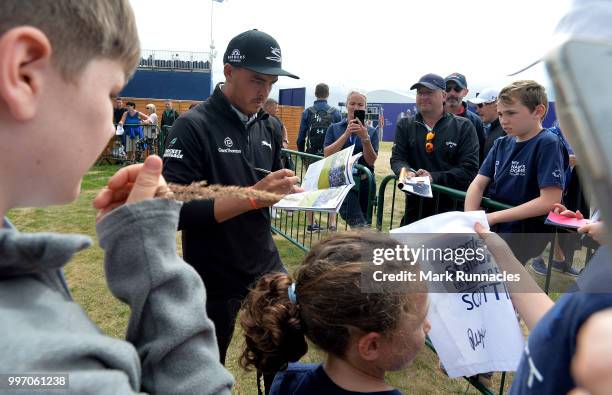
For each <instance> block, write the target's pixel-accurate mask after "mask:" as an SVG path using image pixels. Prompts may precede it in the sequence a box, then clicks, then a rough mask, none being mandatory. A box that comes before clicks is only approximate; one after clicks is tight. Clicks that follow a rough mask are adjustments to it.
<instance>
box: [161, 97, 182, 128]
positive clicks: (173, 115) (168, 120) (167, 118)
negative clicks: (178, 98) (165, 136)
mask: <svg viewBox="0 0 612 395" xmlns="http://www.w3.org/2000/svg"><path fill="white" fill-rule="evenodd" d="M164 105H165V107H166V108H165V110H164V113H163V114H162V119H161V126H162V128H163V127H164V126H167V127H171V126H172V125H174V121H176V119H177V118H178V117H179V113H178V111H176V110H175V109H174V108H172V100H166V103H165V104H164Z"/></svg>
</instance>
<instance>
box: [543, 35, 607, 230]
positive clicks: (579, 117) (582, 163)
mask: <svg viewBox="0 0 612 395" xmlns="http://www.w3.org/2000/svg"><path fill="white" fill-rule="evenodd" d="M545 59H546V68H547V69H548V72H549V75H550V77H551V80H552V82H553V86H554V88H555V108H556V112H557V118H558V119H559V121H560V124H561V130H562V131H563V134H564V135H565V136H566V137H567V139H568V140H569V142H570V144H571V145H572V148H573V149H574V151H575V153H576V158H577V159H578V166H577V169H578V172H579V174H580V177H581V179H582V180H584V181H583V182H582V183H581V184H582V185H583V186H584V187H585V189H586V190H585V192H587V193H591V197H592V198H594V202H593V201H592V202H591V205H593V204H595V205H598V207H599V208H600V209H601V213H602V217H603V218H604V221H606V222H607V223H608V224H612V205H610V204H609V203H608V202H609V198H610V196H612V177H611V176H610V174H611V173H612V79H611V78H610V70H612V43H610V42H598V41H583V40H570V41H566V42H565V43H563V44H561V45H560V46H559V47H557V48H556V49H554V50H553V51H552V52H551V53H550V54H549V55H547V57H546V58H545ZM608 229H609V228H608Z"/></svg>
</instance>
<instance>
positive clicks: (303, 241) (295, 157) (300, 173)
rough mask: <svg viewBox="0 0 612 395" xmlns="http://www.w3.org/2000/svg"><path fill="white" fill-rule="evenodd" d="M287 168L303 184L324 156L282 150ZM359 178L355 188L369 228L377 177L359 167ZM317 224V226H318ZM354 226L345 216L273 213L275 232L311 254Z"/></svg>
mask: <svg viewBox="0 0 612 395" xmlns="http://www.w3.org/2000/svg"><path fill="white" fill-rule="evenodd" d="M282 155H283V159H284V162H285V167H286V168H290V169H291V170H293V171H295V174H296V176H297V177H298V178H299V179H300V181H302V180H303V177H304V175H305V174H306V170H307V168H308V165H309V164H310V163H313V162H315V161H318V160H320V159H323V157H322V156H317V155H312V154H307V153H304V152H298V151H293V150H288V149H283V150H282ZM355 168H356V171H357V174H353V178H354V179H355V187H354V188H353V190H354V192H353V191H351V192H352V193H356V198H357V199H358V200H363V202H364V203H363V206H365V207H363V208H365V210H363V209H362V212H363V216H364V219H365V224H361V225H360V226H368V227H369V226H371V224H372V217H373V213H374V207H373V205H374V203H375V197H376V181H375V180H374V175H373V174H372V172H371V171H370V169H368V168H367V167H365V166H362V165H359V164H355ZM363 188H366V189H367V191H364V190H363ZM341 214H342V212H341ZM315 224H316V225H315ZM350 225H353V224H349V222H347V221H346V220H345V219H344V218H343V217H342V215H337V214H331V213H326V212H321V211H305V210H272V230H273V231H274V232H275V233H277V234H279V235H281V236H283V237H284V238H285V239H287V240H288V241H290V242H291V243H293V244H294V245H295V246H296V247H298V248H300V249H301V250H303V251H308V250H309V249H310V247H311V246H312V245H313V243H316V242H317V241H318V240H320V239H321V238H323V237H326V236H328V235H329V234H330V233H331V232H334V231H336V230H347V229H348V228H349V226H350Z"/></svg>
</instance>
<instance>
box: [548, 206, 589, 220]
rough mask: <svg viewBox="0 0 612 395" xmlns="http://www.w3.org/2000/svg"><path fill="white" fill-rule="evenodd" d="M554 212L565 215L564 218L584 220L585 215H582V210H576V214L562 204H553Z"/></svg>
mask: <svg viewBox="0 0 612 395" xmlns="http://www.w3.org/2000/svg"><path fill="white" fill-rule="evenodd" d="M553 212H554V213H555V214H559V215H563V216H564V217H568V218H576V219H584V215H582V213H581V212H580V210H576V212H573V211H572V210H568V209H567V207H565V206H564V205H562V204H561V203H555V204H553Z"/></svg>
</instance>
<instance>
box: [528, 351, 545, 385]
mask: <svg viewBox="0 0 612 395" xmlns="http://www.w3.org/2000/svg"><path fill="white" fill-rule="evenodd" d="M525 354H527V362H528V363H529V377H527V388H531V387H532V386H533V379H534V378H536V379H537V380H538V381H539V382H540V383H543V382H544V376H542V373H540V371H539V370H538V368H537V367H536V366H535V363H534V362H533V359H531V354H529V343H527V344H525Z"/></svg>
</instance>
